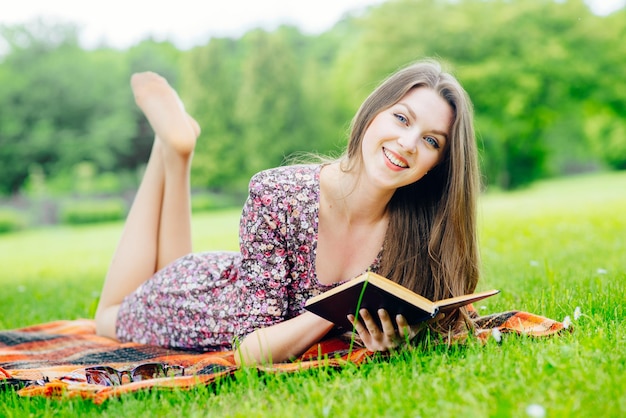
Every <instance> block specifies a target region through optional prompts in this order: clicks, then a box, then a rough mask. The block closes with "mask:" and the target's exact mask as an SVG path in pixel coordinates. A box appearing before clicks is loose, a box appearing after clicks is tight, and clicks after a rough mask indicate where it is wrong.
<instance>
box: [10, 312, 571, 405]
mask: <svg viewBox="0 0 626 418" xmlns="http://www.w3.org/2000/svg"><path fill="white" fill-rule="evenodd" d="M474 322H475V325H476V329H475V330H474V333H475V335H476V337H477V338H478V339H479V340H482V341H486V340H488V339H489V338H492V337H493V336H494V335H495V334H497V335H498V336H499V335H500V334H503V333H516V334H526V335H530V336H537V337H540V336H549V335H554V334H557V333H559V332H561V331H562V330H564V329H565V328H566V327H565V326H564V325H563V324H562V323H560V322H557V321H553V320H551V319H548V318H544V317H541V316H537V315H533V314H529V313H526V312H520V311H510V312H504V313H499V314H493V315H489V316H483V317H477V318H475V319H474ZM494 330H496V331H494ZM467 337H468V336H467V335H457V336H454V339H455V340H463V339H465V338H467ZM371 354H372V353H371V352H369V351H368V350H367V349H365V348H363V347H358V346H353V345H351V344H350V341H349V340H347V339H345V338H331V339H327V340H324V341H322V342H320V343H319V344H316V345H315V346H313V347H311V348H310V349H309V350H308V351H307V352H306V353H304V354H303V355H302V357H301V358H300V359H298V360H297V361H294V362H289V363H278V364H272V365H267V366H258V367H257V368H258V369H259V371H260V372H270V373H280V372H295V371H299V370H305V369H310V368H314V367H322V366H324V367H341V366H342V365H344V364H346V363H348V362H350V363H354V364H361V363H363V362H364V361H367V360H368V359H369V358H371ZM152 362H159V363H163V364H167V365H180V366H183V367H184V368H185V375H184V376H175V377H161V378H154V379H149V380H143V381H138V382H130V383H126V384H122V385H117V386H101V385H97V384H92V383H87V380H86V378H85V367H88V366H95V365H107V366H111V367H113V368H115V369H118V370H128V369H131V368H133V367H135V366H137V365H139V364H143V363H152ZM236 370H237V366H236V364H235V360H234V352H232V351H222V352H189V351H180V350H173V349H168V348H163V347H155V346H149V345H143V344H137V343H120V342H117V341H115V340H112V339H109V338H104V337H99V336H97V335H96V334H95V323H94V321H93V320H87V319H78V320H72V321H55V322H49V323H45V324H40V325H35V326H30V327H26V328H21V329H16V330H10V331H0V389H5V390H12V389H15V390H18V394H19V395H21V396H45V397H76V396H78V397H81V398H85V399H92V400H93V401H94V402H95V403H102V402H104V401H105V400H106V399H109V398H111V397H116V396H119V395H121V394H124V393H132V392H136V391H140V390H146V389H150V388H161V389H168V388H169V389H190V388H194V387H197V386H199V385H210V384H211V383H213V382H215V381H216V380H217V379H220V378H222V377H225V376H230V375H232V374H233V373H234V372H235V371H236Z"/></svg>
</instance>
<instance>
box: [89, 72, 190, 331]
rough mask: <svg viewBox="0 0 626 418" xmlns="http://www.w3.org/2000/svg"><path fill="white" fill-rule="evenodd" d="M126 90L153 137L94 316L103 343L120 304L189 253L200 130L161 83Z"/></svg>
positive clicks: (140, 77) (150, 80)
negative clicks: (191, 177)
mask: <svg viewBox="0 0 626 418" xmlns="http://www.w3.org/2000/svg"><path fill="white" fill-rule="evenodd" d="M131 85H132V89H133V93H134V95H135V100H136V102H137V105H138V106H139V107H140V108H141V110H142V111H143V112H144V114H145V115H146V117H147V119H148V121H149V122H150V125H151V126H152V128H153V129H154V131H155V134H156V137H155V142H154V145H153V148H152V152H151V154H150V159H149V160H148V165H147V167H146V172H145V174H144V177H143V179H142V182H141V185H140V187H139V190H138V191H137V195H136V197H135V200H134V202H133V205H132V207H131V209H130V212H129V214H128V217H127V219H126V224H125V226H124V231H123V233H122V237H121V239H120V242H119V244H118V247H117V249H116V251H115V254H114V256H113V260H112V262H111V265H110V267H109V271H108V272H107V275H106V279H105V282H104V287H103V289H102V294H101V297H100V303H99V305H98V309H97V312H96V324H97V332H98V334H100V335H105V336H108V337H115V322H116V320H117V312H118V310H119V305H120V303H121V302H122V301H123V300H124V298H125V297H126V296H127V295H129V294H130V293H131V292H133V291H134V290H135V289H137V287H139V285H141V284H142V283H143V282H144V281H146V280H147V279H148V278H150V277H151V276H152V275H153V274H154V273H155V272H156V271H157V270H159V269H160V268H162V267H163V266H165V265H167V264H169V263H170V262H172V261H173V260H175V259H176V258H178V257H181V256H183V255H185V254H188V253H189V252H191V209H190V192H189V170H190V166H191V157H192V154H193V149H194V146H195V140H196V137H197V136H198V134H199V133H200V128H199V126H198V124H197V123H196V122H195V121H194V120H193V119H192V118H191V117H190V116H189V115H187V113H186V112H185V111H184V109H183V107H182V103H181V102H180V100H179V98H178V96H177V95H176V92H175V91H174V90H172V88H171V87H170V86H169V85H168V84H167V82H166V81H165V79H163V78H162V77H160V76H158V75H156V74H153V73H142V74H136V75H134V76H133V78H132V80H131Z"/></svg>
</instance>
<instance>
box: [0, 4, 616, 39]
mask: <svg viewBox="0 0 626 418" xmlns="http://www.w3.org/2000/svg"><path fill="white" fill-rule="evenodd" d="M383 1H384V0H315V1H312V0H309V1H302V0H227V1H224V0H173V1H172V2H171V3H170V2H163V1H158V0H106V1H103V0H95V1H89V0H17V1H8V0H6V1H5V3H6V4H4V5H3V6H2V10H1V11H0V25H1V24H9V25H13V24H21V23H24V22H26V21H29V20H32V19H35V18H38V17H42V18H45V19H50V20H51V21H52V20H55V21H61V22H67V23H74V24H77V25H79V27H80V29H81V32H80V33H81V35H82V42H83V46H85V47H87V48H89V47H93V46H97V45H98V44H100V43H102V42H104V43H106V44H107V45H109V46H113V47H118V48H126V47H128V46H131V45H134V44H136V43H137V42H139V41H140V40H142V39H145V38H147V37H148V36H152V37H154V38H155V39H157V40H165V39H168V40H170V41H172V42H174V43H175V44H176V45H178V46H179V47H181V48H188V47H191V46H193V45H197V44H201V43H204V42H206V41H207V40H208V39H209V38H210V37H211V36H235V37H237V36H240V35H242V34H243V33H245V32H246V31H247V30H249V29H251V28H255V27H263V28H266V29H273V28H275V27H276V26H277V25H279V24H281V23H290V24H294V25H296V26H298V27H299V28H300V29H301V30H303V31H305V32H307V33H320V32H323V31H325V30H327V29H329V28H330V27H332V26H333V25H334V24H335V23H336V22H337V21H338V20H339V19H340V18H341V17H342V16H343V15H344V14H345V13H346V12H349V11H358V10H359V9H362V8H364V7H366V6H368V5H372V4H378V3H381V2H383ZM587 2H588V3H590V4H592V5H593V6H592V7H593V10H594V12H595V13H597V14H608V13H610V12H612V11H614V10H616V9H618V8H620V7H624V5H625V4H626V0H587Z"/></svg>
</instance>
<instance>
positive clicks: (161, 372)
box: [131, 363, 165, 382]
mask: <svg viewBox="0 0 626 418" xmlns="http://www.w3.org/2000/svg"><path fill="white" fill-rule="evenodd" d="M131 375H132V379H133V381H134V382H137V381H140V380H147V379H154V378H155V377H165V369H164V368H163V365H162V364H159V363H149V364H142V365H141V366H137V367H135V368H134V369H133V370H132V372H131Z"/></svg>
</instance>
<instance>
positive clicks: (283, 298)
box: [237, 171, 291, 338]
mask: <svg viewBox="0 0 626 418" xmlns="http://www.w3.org/2000/svg"><path fill="white" fill-rule="evenodd" d="M287 218H288V208H287V207H286V206H285V190H284V189H283V188H281V187H280V184H279V179H277V178H276V174H275V172H271V171H268V172H261V173H258V174H256V175H255V176H254V177H253V178H252V179H251V181H250V186H249V195H248V199H247V200H246V203H245V205H244V207H243V212H242V216H241V222H240V230H239V243H240V251H241V255H242V265H241V269H242V275H243V276H244V280H243V282H242V289H241V290H242V293H243V294H242V304H243V306H242V312H241V314H242V315H241V317H240V321H239V324H238V327H237V336H238V337H239V338H243V337H245V336H246V335H248V334H249V333H251V332H253V331H254V330H255V329H258V328H264V327H267V326H270V325H274V324H276V323H279V322H282V321H283V320H284V319H286V316H287V312H288V308H289V306H288V305H289V295H288V293H289V290H288V289H289V286H290V283H291V276H290V270H291V265H290V261H289V258H290V254H291V253H290V251H289V248H288V243H287V239H286V231H287V226H286V222H287Z"/></svg>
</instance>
